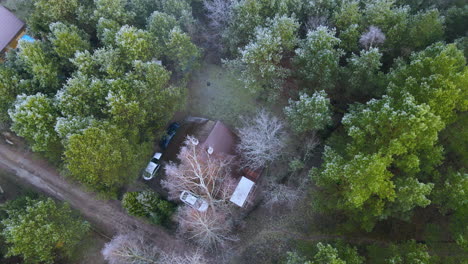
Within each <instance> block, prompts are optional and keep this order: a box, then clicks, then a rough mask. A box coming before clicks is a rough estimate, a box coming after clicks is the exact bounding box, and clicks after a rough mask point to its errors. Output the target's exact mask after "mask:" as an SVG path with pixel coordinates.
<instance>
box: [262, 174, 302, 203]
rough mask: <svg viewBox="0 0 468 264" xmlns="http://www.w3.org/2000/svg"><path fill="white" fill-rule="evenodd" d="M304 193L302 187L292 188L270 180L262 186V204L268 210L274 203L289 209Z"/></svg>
mask: <svg viewBox="0 0 468 264" xmlns="http://www.w3.org/2000/svg"><path fill="white" fill-rule="evenodd" d="M304 194H305V190H304V188H300V187H296V188H294V187H290V186H287V185H285V184H280V183H276V182H274V181H270V182H268V183H267V184H266V185H265V186H264V188H263V205H264V206H266V207H267V208H269V209H270V210H271V209H273V206H275V205H282V206H286V207H288V208H290V209H291V208H293V207H294V205H295V204H296V202H297V201H298V200H299V199H300V198H301V197H303V195H304Z"/></svg>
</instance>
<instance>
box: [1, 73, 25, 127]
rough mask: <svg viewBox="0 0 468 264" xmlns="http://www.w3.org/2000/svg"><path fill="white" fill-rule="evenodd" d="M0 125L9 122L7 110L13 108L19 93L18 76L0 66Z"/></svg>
mask: <svg viewBox="0 0 468 264" xmlns="http://www.w3.org/2000/svg"><path fill="white" fill-rule="evenodd" d="M0 79H1V80H2V81H1V82H0V94H1V96H0V123H3V122H8V121H10V116H9V115H8V109H10V108H11V107H12V106H13V103H14V102H15V100H16V95H17V94H19V93H20V91H19V84H18V83H19V81H20V80H19V79H20V76H18V74H17V73H16V72H15V71H14V70H13V69H11V68H8V67H3V66H0Z"/></svg>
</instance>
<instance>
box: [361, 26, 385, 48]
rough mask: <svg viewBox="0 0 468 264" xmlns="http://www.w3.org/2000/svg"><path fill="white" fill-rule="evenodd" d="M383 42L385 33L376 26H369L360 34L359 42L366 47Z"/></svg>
mask: <svg viewBox="0 0 468 264" xmlns="http://www.w3.org/2000/svg"><path fill="white" fill-rule="evenodd" d="M384 42H385V35H384V33H383V32H382V30H380V28H378V27H376V26H370V27H369V30H368V31H367V32H365V33H364V34H362V35H361V38H360V39H359V43H360V44H361V45H362V46H363V47H365V48H366V49H369V48H371V47H374V46H377V45H380V44H382V43H384Z"/></svg>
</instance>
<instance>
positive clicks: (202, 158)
mask: <svg viewBox="0 0 468 264" xmlns="http://www.w3.org/2000/svg"><path fill="white" fill-rule="evenodd" d="M177 157H178V159H179V160H180V164H179V165H177V164H175V163H172V162H171V163H169V164H168V165H166V167H165V170H166V180H163V181H161V184H162V186H163V187H164V188H166V189H167V190H168V191H169V198H170V199H172V200H177V199H179V195H180V193H181V192H182V191H184V190H188V191H191V192H193V193H195V194H197V195H199V196H200V197H202V198H204V199H205V200H206V201H207V202H208V204H209V205H210V207H215V206H216V205H217V204H223V203H226V201H227V200H228V199H229V197H230V195H231V194H232V191H233V188H234V187H233V186H234V184H235V183H234V180H233V179H232V177H231V176H230V175H231V169H230V168H231V163H232V158H230V157H228V156H224V155H222V154H218V155H215V154H211V155H210V154H208V153H207V152H206V150H204V149H202V148H201V147H200V146H199V145H198V140H197V139H196V138H194V137H192V136H188V137H187V139H186V140H185V142H184V146H183V147H182V148H181V150H180V152H179V154H178V156H177Z"/></svg>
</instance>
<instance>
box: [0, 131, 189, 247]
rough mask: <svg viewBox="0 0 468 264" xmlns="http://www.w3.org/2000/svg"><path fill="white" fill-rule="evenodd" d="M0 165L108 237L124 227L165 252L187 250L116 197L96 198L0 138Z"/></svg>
mask: <svg viewBox="0 0 468 264" xmlns="http://www.w3.org/2000/svg"><path fill="white" fill-rule="evenodd" d="M0 169H1V170H5V171H7V172H11V173H12V174H14V175H16V176H17V177H18V178H19V179H21V180H23V181H25V182H27V183H29V184H31V185H33V186H34V187H36V188H37V189H39V190H41V191H42V192H44V193H47V194H48V195H50V196H52V197H55V198H56V199H58V200H61V201H66V202H68V203H69V204H70V205H71V206H72V207H73V208H75V209H76V210H78V211H80V212H81V214H82V215H83V216H84V217H85V218H86V219H87V220H88V221H89V222H91V223H92V224H93V226H94V227H95V228H97V229H99V230H100V231H101V232H102V233H104V234H105V235H106V236H108V237H112V236H114V235H115V234H117V233H119V232H122V231H126V230H128V231H130V232H139V233H141V234H144V235H146V236H147V238H148V239H149V240H150V241H152V242H153V243H154V245H156V246H158V247H159V248H160V249H161V250H164V251H166V252H173V251H176V252H175V253H183V252H187V250H190V246H189V245H187V244H186V243H185V242H184V241H182V240H180V239H177V238H175V237H174V236H173V235H171V234H169V233H168V232H167V231H166V230H165V229H163V228H162V227H158V226H153V225H150V224H147V223H145V222H143V221H142V220H140V219H137V218H135V217H132V216H129V215H128V214H127V213H125V212H124V211H123V209H122V207H121V206H120V202H119V201H115V200H110V201H107V200H100V199H98V198H97V197H96V195H94V194H93V193H90V192H86V191H83V190H82V189H81V188H80V187H79V186H78V185H76V184H73V183H71V182H69V181H67V180H65V179H64V178H63V177H62V176H61V175H60V174H59V173H58V172H57V171H56V170H55V169H54V168H52V167H51V166H50V165H49V164H48V163H47V162H46V161H44V160H43V159H40V158H37V156H35V155H33V154H32V153H30V152H29V151H25V150H18V149H15V148H13V147H11V146H8V145H6V144H4V143H3V140H2V142H0Z"/></svg>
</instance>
